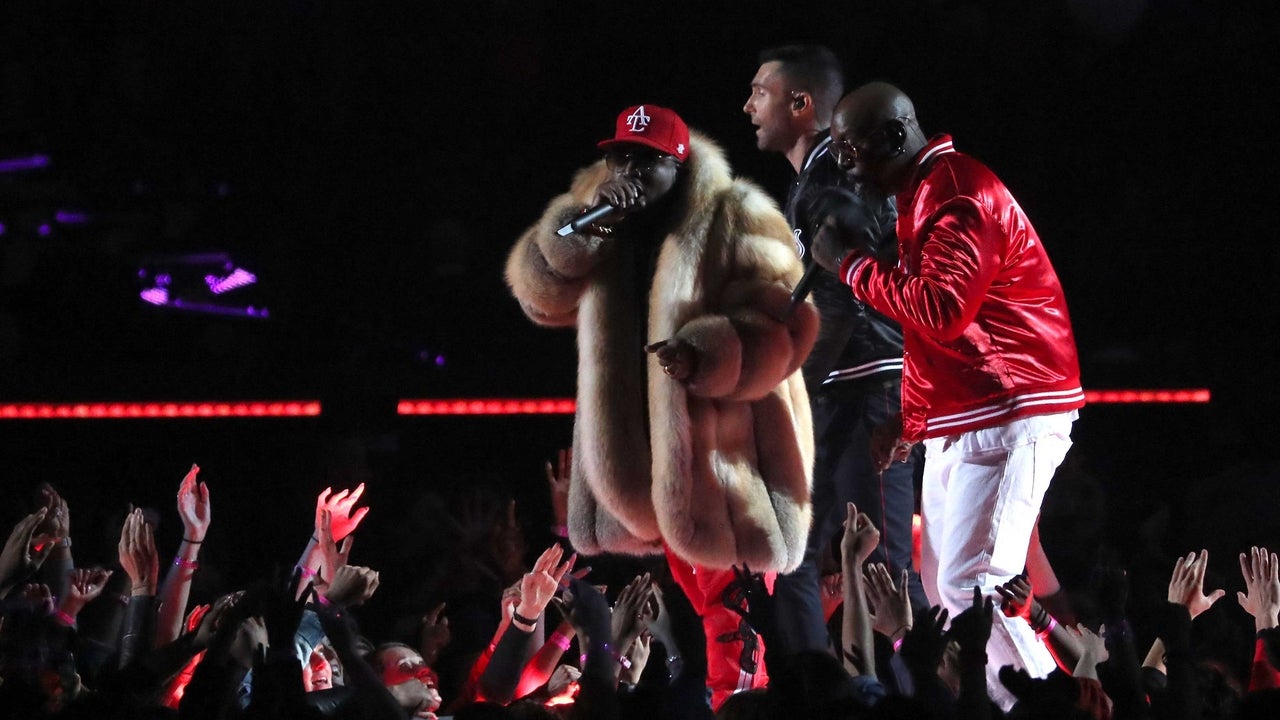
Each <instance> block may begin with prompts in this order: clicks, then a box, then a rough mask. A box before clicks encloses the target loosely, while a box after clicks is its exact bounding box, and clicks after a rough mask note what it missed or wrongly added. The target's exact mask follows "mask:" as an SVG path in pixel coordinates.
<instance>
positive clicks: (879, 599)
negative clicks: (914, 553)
mask: <svg viewBox="0 0 1280 720" xmlns="http://www.w3.org/2000/svg"><path fill="white" fill-rule="evenodd" d="M908 577H909V576H908V574H907V570H906V569H903V571H902V576H901V578H900V582H899V583H898V584H897V585H895V584H894V582H893V577H892V576H890V575H889V568H887V567H885V565H884V563H871V564H870V565H868V566H867V570H866V583H865V584H864V585H863V588H864V590H865V592H866V595H867V604H868V605H870V606H871V607H872V608H873V610H874V614H873V615H872V616H871V629H872V630H875V631H876V632H878V633H880V634H881V635H884V636H885V637H887V638H889V639H890V640H897V639H899V638H900V637H902V636H903V635H904V634H905V633H906V632H907V631H909V630H911V625H912V611H911V595H910V594H909V590H908V588H907V580H908Z"/></svg>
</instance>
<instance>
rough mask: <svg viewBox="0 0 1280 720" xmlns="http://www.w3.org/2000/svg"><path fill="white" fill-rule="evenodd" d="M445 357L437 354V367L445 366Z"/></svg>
mask: <svg viewBox="0 0 1280 720" xmlns="http://www.w3.org/2000/svg"><path fill="white" fill-rule="evenodd" d="M444 363H445V359H444V356H443V355H437V356H436V367H444Z"/></svg>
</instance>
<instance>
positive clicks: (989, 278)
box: [840, 135, 1084, 440]
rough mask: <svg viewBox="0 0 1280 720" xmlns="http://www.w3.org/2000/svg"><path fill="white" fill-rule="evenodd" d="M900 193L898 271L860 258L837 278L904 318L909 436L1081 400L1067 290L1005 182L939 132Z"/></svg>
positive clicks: (1059, 408) (1072, 405)
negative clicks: (956, 147) (1066, 296)
mask: <svg viewBox="0 0 1280 720" xmlns="http://www.w3.org/2000/svg"><path fill="white" fill-rule="evenodd" d="M897 199H898V264H897V266H896V267H888V266H887V265H879V264H877V263H875V262H873V261H869V260H868V259H867V258H866V257H865V256H859V255H857V254H856V253H855V254H853V255H851V256H850V257H849V258H847V259H846V260H845V262H844V265H843V266H842V267H841V269H840V270H841V272H840V277H841V278H842V279H843V280H844V282H845V284H847V285H849V286H850V287H852V288H853V294H854V295H855V296H856V297H857V298H858V299H859V300H862V301H863V302H865V303H867V304H869V305H871V307H873V308H875V309H876V310H878V311H880V312H881V313H883V314H885V315H887V316H888V317H890V318H892V319H894V320H896V321H898V322H899V323H900V324H901V325H902V328H903V333H904V351H903V374H902V419H903V437H904V438H906V439H908V440H919V439H923V438H930V437H939V436H945V435H954V434H957V433H961V432H967V431H970V430H979V429H982V428H987V427H993V426H996V425H1003V424H1005V423H1008V422H1010V421H1012V420H1016V419H1018V418H1021V417H1028V416H1032V415H1050V414H1053V413H1059V412H1066V411H1070V410H1074V409H1076V408H1079V407H1081V406H1083V405H1084V391H1083V390H1082V389H1081V388H1080V366H1079V362H1078V361H1077V359H1076V345H1075V338H1074V336H1073V334H1072V331H1071V320H1070V318H1069V317H1068V316H1067V303H1066V298H1065V297H1064V296H1063V293H1062V286H1061V285H1060V284H1059V283H1058V276H1057V274H1055V273H1054V271H1053V266H1052V265H1051V264H1050V263H1049V256H1048V255H1047V254H1046V253H1045V250H1044V246H1043V245H1041V244H1040V238H1039V236H1037V235H1036V231H1035V229H1034V228H1032V227H1031V222H1030V221H1029V220H1028V219H1027V216H1026V215H1025V214H1024V213H1023V212H1022V208H1021V207H1019V206H1018V202H1017V201H1016V200H1014V198H1013V196H1012V195H1011V194H1009V190H1008V189H1007V188H1006V187H1005V186H1004V183H1002V182H1000V179H999V178H997V177H996V176H995V174H994V173H992V172H991V170H989V169H988V168H987V167H986V166H984V165H983V164H982V163H980V162H978V161H977V160H975V159H973V158H971V157H969V156H967V155H963V154H961V153H958V152H956V151H955V148H954V147H952V143H951V137H950V136H947V135H941V136H938V137H935V138H933V139H932V140H931V141H930V142H929V144H928V145H927V146H926V147H925V148H924V149H923V150H921V151H920V154H919V155H917V157H916V161H915V167H914V170H913V171H912V176H911V179H910V181H909V182H908V183H907V186H906V188H905V189H904V190H903V191H902V192H901V193H899V194H898V198H897Z"/></svg>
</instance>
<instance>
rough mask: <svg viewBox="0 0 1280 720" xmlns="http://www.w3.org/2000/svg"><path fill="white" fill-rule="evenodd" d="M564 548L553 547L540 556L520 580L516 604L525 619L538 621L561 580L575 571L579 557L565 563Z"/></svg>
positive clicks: (576, 556) (571, 558)
mask: <svg viewBox="0 0 1280 720" xmlns="http://www.w3.org/2000/svg"><path fill="white" fill-rule="evenodd" d="M563 556H564V548H562V547H560V546H559V545H552V546H551V547H549V548H547V549H546V550H544V551H543V552H542V555H540V556H538V560H537V562H535V563H534V564H533V569H532V570H530V571H529V572H527V573H525V575H524V577H523V578H521V579H520V600H519V602H518V603H517V604H516V614H517V615H520V616H521V617H524V618H529V619H533V620H536V619H537V618H538V616H539V615H541V614H542V611H543V610H544V609H546V607H547V603H549V602H551V597H552V596H553V595H555V593H556V589H557V588H559V587H560V580H561V579H562V578H564V576H565V574H566V573H568V572H569V571H570V570H572V569H573V564H574V562H576V561H577V559H578V555H577V553H574V554H573V555H571V556H570V557H569V559H568V560H566V561H564V562H563V563H562V562H560V558H561V557H563Z"/></svg>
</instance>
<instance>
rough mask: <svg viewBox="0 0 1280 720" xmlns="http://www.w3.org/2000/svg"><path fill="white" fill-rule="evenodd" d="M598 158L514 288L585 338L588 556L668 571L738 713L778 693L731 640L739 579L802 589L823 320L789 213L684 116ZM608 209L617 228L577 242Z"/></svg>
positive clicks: (558, 209) (576, 525)
mask: <svg viewBox="0 0 1280 720" xmlns="http://www.w3.org/2000/svg"><path fill="white" fill-rule="evenodd" d="M599 145H600V147H601V148H602V149H603V150H604V151H605V157H604V158H603V159H602V160H601V161H600V162H597V163H595V164H593V165H591V166H590V167H587V168H585V169H583V170H581V171H579V172H578V174H577V175H576V177H575V178H574V181H573V183H572V186H571V187H570V189H569V192H567V193H565V194H563V195H560V196H559V197H556V198H555V199H553V200H552V201H551V204H550V205H549V206H548V207H547V209H546V211H545V212H544V213H543V215H542V218H541V219H540V220H539V221H538V222H537V223H536V224H534V226H533V227H531V228H529V230H528V231H526V232H525V233H524V235H523V236H521V238H520V239H519V240H518V241H517V242H516V245H515V247H514V248H513V249H512V251H511V255H510V257H509V258H508V261H507V268H506V277H507V282H508V284H509V285H510V286H511V290H512V293H513V294H514V295H515V297H516V298H517V299H518V300H519V301H520V305H521V307H522V308H523V309H524V311H525V313H526V314H527V315H528V316H529V317H530V318H531V319H532V320H533V321H534V322H536V323H538V324H539V325H544V326H548V327H570V326H573V327H577V329H578V398H577V417H576V419H575V423H574V438H573V457H574V463H573V472H572V480H571V483H570V495H569V538H570V541H571V542H572V543H573V545H574V547H575V548H576V549H578V550H579V551H580V552H582V553H584V554H597V553H625V554H632V555H647V554H660V553H663V552H665V553H666V554H667V556H668V560H669V562H670V564H671V568H672V572H673V575H674V576H675V578H676V580H677V581H678V582H679V583H680V584H681V587H682V588H683V589H684V591H685V593H686V594H687V595H688V596H689V599H690V600H691V601H692V603H693V605H694V607H695V608H696V609H697V610H698V612H699V614H700V615H701V616H702V617H703V624H704V629H705V630H706V633H707V638H708V641H707V647H708V652H707V655H708V684H709V685H710V686H711V687H712V690H713V706H715V707H719V704H720V703H721V702H723V700H724V699H725V698H727V697H728V696H729V695H730V694H732V693H733V692H734V691H735V690H742V689H747V688H749V687H752V686H755V685H758V684H762V682H763V680H764V672H763V668H762V667H761V668H758V669H757V668H756V667H753V666H755V665H757V663H755V662H752V661H751V660H753V658H750V655H751V653H750V652H748V653H745V655H746V656H747V657H745V658H743V657H740V656H742V655H744V654H743V653H742V652H741V650H742V645H741V642H743V641H746V642H747V643H748V644H751V643H754V641H755V638H754V637H750V638H748V637H745V636H743V637H742V638H740V639H739V640H737V641H736V642H735V641H732V640H728V641H726V640H724V639H723V638H726V637H729V636H734V637H737V634H738V633H739V632H744V631H743V630H742V628H741V627H740V626H741V625H743V624H742V623H740V622H739V620H740V618H739V616H738V615H736V614H734V613H733V612H732V611H730V610H728V609H726V607H725V606H724V604H723V603H722V602H721V593H722V591H723V590H724V588H725V587H726V586H727V585H728V583H729V582H730V581H731V580H732V579H733V570H732V566H734V565H735V564H743V563H745V564H746V565H747V566H749V567H750V569H751V570H753V571H765V572H767V573H770V574H772V573H776V572H786V571H789V570H791V569H793V568H795V567H796V566H797V565H798V564H799V563H800V561H801V559H802V558H803V555H804V548H805V537H806V533H807V532H808V529H809V522H810V507H809V487H810V480H811V476H810V470H811V467H812V462H813V437H812V426H811V422H810V416H809V405H808V399H807V396H806V394H805V388H804V381H803V380H802V378H801V376H800V373H799V372H798V370H799V368H800V365H801V363H802V362H803V361H804V359H805V357H806V356H807V355H808V353H809V350H810V348H811V347H812V345H813V342H814V338H815V336H816V332H817V324H818V318H817V313H816V312H815V311H814V309H813V307H812V305H810V304H808V303H801V304H799V305H797V306H796V307H795V308H794V309H790V292H791V289H792V287H793V286H794V285H795V283H796V282H797V281H798V280H799V278H800V275H801V273H802V266H801V263H800V260H799V258H798V257H797V255H796V252H795V248H794V244H793V242H792V240H791V229H790V226H789V225H788V224H787V222H786V220H785V219H784V218H783V216H782V215H781V214H780V213H779V212H778V210H777V207H776V206H775V205H774V203H773V201H772V200H771V199H769V198H768V196H767V195H765V194H764V193H763V192H762V191H761V190H759V189H758V188H756V187H754V186H753V185H750V184H748V183H746V182H744V181H741V180H735V179H734V178H733V177H732V175H731V171H730V168H729V165H728V163H727V161H726V159H725V157H724V154H723V152H722V151H721V150H720V149H719V148H718V147H716V146H715V144H714V143H712V142H711V141H710V140H709V139H708V138H706V137H704V136H702V135H700V134H698V133H696V132H693V133H691V132H690V131H689V129H688V127H687V126H686V125H685V123H684V121H683V120H681V119H680V117H679V116H678V115H676V113H674V112H673V111H671V110H669V109H666V108H662V107H659V106H656V105H637V106H632V107H630V108H627V109H626V110H624V111H623V112H622V113H620V114H619V115H618V118H617V123H616V130H615V133H614V136H613V137H611V138H609V139H607V140H604V141H602V142H601V143H600V144H599ZM601 203H608V204H610V205H612V206H613V208H614V210H613V211H612V212H610V213H609V214H608V215H607V216H605V217H604V218H602V219H601V220H599V221H597V222H596V223H594V224H591V225H588V226H586V227H584V228H582V229H580V230H574V229H573V228H572V227H570V223H572V222H573V221H574V220H575V219H576V218H579V217H581V216H582V215H583V214H584V213H585V212H586V210H587V209H588V208H590V207H592V206H596V205H599V204H601ZM562 228H563V230H562ZM561 233H563V234H561ZM768 577H770V578H771V575H769V576H768ZM747 631H749V629H747ZM617 650H618V651H619V652H625V650H626V649H625V648H617ZM757 650H758V646H757ZM758 654H759V653H758V652H757V655H758ZM743 659H745V660H747V662H740V660H743ZM761 665H762V664H761Z"/></svg>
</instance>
